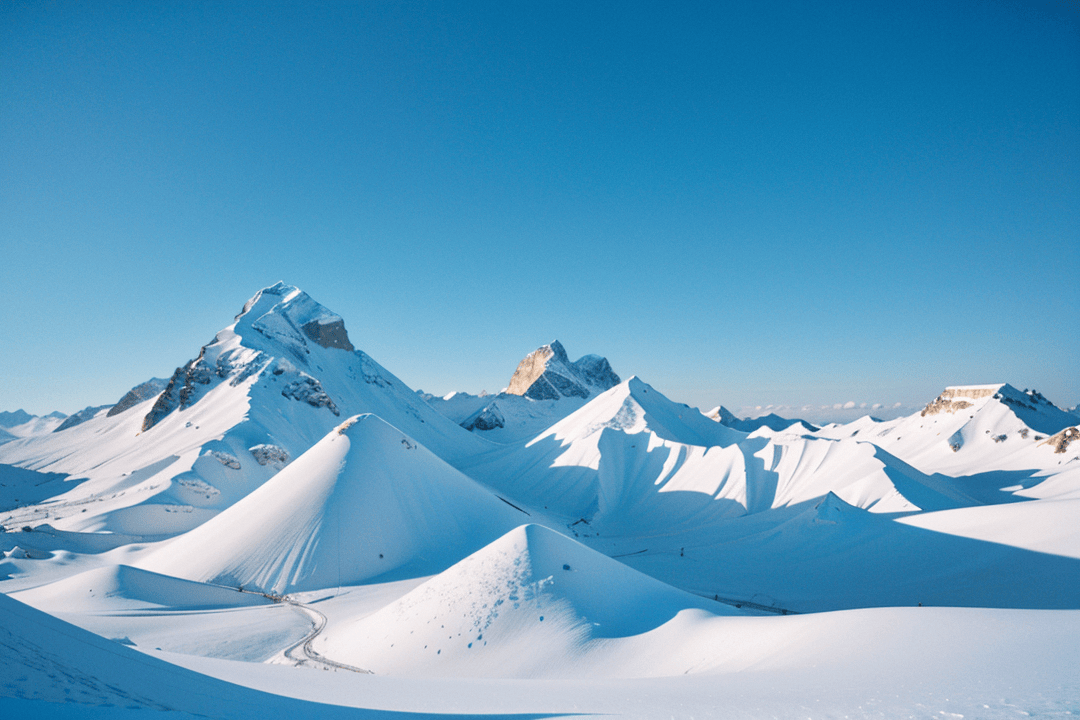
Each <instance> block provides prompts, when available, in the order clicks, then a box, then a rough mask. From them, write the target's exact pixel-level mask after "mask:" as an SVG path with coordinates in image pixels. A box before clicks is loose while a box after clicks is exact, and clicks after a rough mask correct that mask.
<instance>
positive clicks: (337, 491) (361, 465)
mask: <svg viewBox="0 0 1080 720" xmlns="http://www.w3.org/2000/svg"><path fill="white" fill-rule="evenodd" d="M526 517H527V515H525V514H524V513H523V511H521V510H518V509H515V508H514V507H512V506H511V505H509V504H508V503H506V502H504V501H503V500H501V499H499V498H498V497H497V496H496V495H494V494H493V493H491V492H490V491H488V490H486V489H484V488H482V487H481V486H479V485H477V484H476V483H475V482H473V481H472V480H470V479H469V478H467V477H465V476H464V475H462V474H461V473H460V472H458V471H457V470H455V469H454V468H452V467H450V466H449V465H447V464H446V463H445V462H443V461H442V460H440V459H439V458H437V457H436V456H435V455H433V454H432V453H431V452H430V451H428V450H427V449H425V448H424V447H422V446H420V445H419V444H418V443H417V442H416V441H415V440H413V439H411V438H409V437H407V436H406V435H404V434H403V433H401V432H400V431H398V430H396V429H395V428H393V427H391V426H390V425H388V424H386V423H385V422H383V421H382V420H381V419H379V418H378V417H375V416H373V415H361V416H357V417H354V418H352V419H350V420H348V421H346V422H345V423H343V424H342V425H341V426H340V427H339V428H337V429H336V430H334V431H332V432H330V433H329V434H328V435H327V436H326V437H325V438H323V440H321V441H320V442H319V443H317V444H316V445H315V446H314V447H312V448H311V449H310V450H308V451H307V452H306V453H304V454H303V455H301V456H300V457H299V458H297V459H296V460H294V461H293V462H292V463H291V464H289V465H288V466H287V467H286V468H285V469H284V470H282V471H281V472H280V473H278V474H277V475H276V476H274V478H273V479H271V480H269V481H268V482H266V483H265V484H264V485H262V486H261V487H260V488H259V489H257V490H255V491H254V492H252V493H251V494H250V495H248V496H247V497H245V498H244V499H243V500H240V501H239V502H237V503H236V504H235V505H233V506H232V507H230V508H229V509H227V510H226V511H224V512H223V513H221V514H220V515H219V516H217V517H215V518H214V519H212V520H210V521H208V522H207V523H205V524H204V525H202V526H200V527H198V528H196V529H194V530H192V531H191V532H189V533H187V534H186V535H183V536H181V537H178V538H176V539H175V540H173V541H171V542H170V543H169V544H168V545H167V546H165V547H164V548H162V549H161V550H160V551H158V552H156V553H155V554H154V555H152V556H151V557H149V558H147V559H146V560H145V561H144V562H143V566H144V567H146V568H148V569H151V570H154V571H156V572H162V573H165V574H169V575H176V576H178V577H184V578H189V579H192V580H198V581H209V582H214V583H217V584H220V585H228V586H230V587H243V588H247V589H256V590H259V591H262V592H273V593H277V594H283V593H288V592H294V591H297V590H314V589H319V588H331V587H341V586H344V585H354V584H357V583H361V582H364V581H368V580H370V579H371V578H375V577H379V576H390V575H394V576H401V577H412V576H416V575H424V574H430V573H432V572H438V571H439V570H442V569H443V568H445V567H448V566H449V565H451V564H452V563H454V562H456V561H457V560H458V559H460V558H461V557H463V556H464V555H466V554H468V553H469V552H472V551H473V550H475V549H477V548H478V547H480V546H481V545H483V544H485V543H487V542H490V541H491V540H492V539H494V538H495V537H498V536H499V535H501V534H502V533H504V532H506V531H507V530H508V529H509V528H511V527H514V526H516V525H518V524H520V523H521V522H522V520H523V519H524V518H526Z"/></svg>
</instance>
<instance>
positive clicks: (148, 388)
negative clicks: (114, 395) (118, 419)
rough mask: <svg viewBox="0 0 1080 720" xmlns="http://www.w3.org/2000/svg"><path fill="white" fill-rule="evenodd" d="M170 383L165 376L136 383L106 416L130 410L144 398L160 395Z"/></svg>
mask: <svg viewBox="0 0 1080 720" xmlns="http://www.w3.org/2000/svg"><path fill="white" fill-rule="evenodd" d="M168 384H169V381H168V380H165V379H164V378H150V379H149V380H147V381H146V382H144V383H142V384H139V385H136V386H135V387H133V388H131V389H130V390H128V391H127V394H126V395H124V397H122V398H120V401H119V402H117V403H116V404H115V405H113V406H112V408H111V409H110V410H109V412H108V413H106V417H112V416H114V415H119V414H120V413H122V412H124V411H125V410H129V409H131V408H133V407H135V406H136V405H138V404H139V403H141V402H142V401H144V400H149V399H150V398H152V397H154V396H155V395H160V394H161V391H162V390H164V389H165V387H166V386H167V385H168Z"/></svg>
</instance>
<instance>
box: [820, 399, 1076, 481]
mask: <svg viewBox="0 0 1080 720" xmlns="http://www.w3.org/2000/svg"><path fill="white" fill-rule="evenodd" d="M1075 425H1076V418H1074V417H1073V416H1072V414H1070V413H1067V412H1065V411H1064V410H1061V409H1060V408H1058V407H1057V406H1055V405H1054V404H1053V403H1051V402H1050V401H1048V400H1047V399H1046V398H1044V397H1043V396H1042V395H1040V394H1039V393H1037V392H1035V391H1024V392H1021V391H1019V390H1017V389H1016V388H1014V387H1013V386H1012V385H1009V384H1008V383H999V384H995V385H963V386H953V387H948V388H946V389H945V390H944V391H943V392H942V393H941V395H939V396H938V397H937V398H936V399H934V400H933V401H931V402H930V403H928V404H927V405H926V407H925V408H923V410H922V411H921V412H919V413H916V414H914V415H909V416H907V417H902V418H897V419H896V420H890V421H888V422H875V421H873V420H871V419H870V418H863V419H862V420H858V421H855V422H853V423H849V424H847V425H831V426H826V427H823V428H821V430H820V431H818V432H817V433H816V435H817V436H818V437H823V438H831V439H855V440H859V441H863V442H872V443H874V444H876V445H878V446H880V447H881V448H883V449H885V450H887V451H888V452H890V453H892V454H893V455H895V456H897V457H899V458H901V459H902V460H904V461H905V462H908V463H910V464H911V465H914V466H915V467H917V468H919V469H920V470H922V471H924V472H931V473H937V472H939V473H944V474H946V475H953V476H954V475H958V474H961V475H966V474H970V473H972V472H977V471H990V470H1023V469H1039V470H1046V469H1049V468H1050V467H1052V466H1054V465H1057V464H1058V463H1059V462H1061V461H1062V460H1063V458H1061V457H1057V458H1052V457H1050V456H1051V455H1053V454H1054V452H1055V450H1056V449H1057V448H1056V447H1051V446H1050V444H1049V443H1048V442H1047V440H1048V438H1050V436H1053V435H1055V434H1057V433H1060V432H1062V431H1063V430H1065V429H1066V428H1068V427H1073V426H1075Z"/></svg>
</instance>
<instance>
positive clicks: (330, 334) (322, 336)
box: [301, 319, 356, 352]
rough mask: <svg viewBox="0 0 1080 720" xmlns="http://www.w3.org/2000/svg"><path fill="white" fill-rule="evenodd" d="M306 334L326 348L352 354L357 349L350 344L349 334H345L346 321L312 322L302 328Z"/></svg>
mask: <svg viewBox="0 0 1080 720" xmlns="http://www.w3.org/2000/svg"><path fill="white" fill-rule="evenodd" d="M301 329H302V330H303V331H304V334H305V335H307V336H308V337H309V338H310V339H311V340H314V341H315V342H317V343H318V344H319V345H322V346H323V347H324V348H338V349H339V350H348V351H349V352H352V351H353V350H355V349H356V348H354V347H353V344H352V343H351V342H349V334H348V333H347V332H345V321H344V320H341V319H338V320H334V321H333V322H329V323H320V322H319V321H317V320H312V321H311V322H309V323H308V324H307V325H304V327H303V328H301Z"/></svg>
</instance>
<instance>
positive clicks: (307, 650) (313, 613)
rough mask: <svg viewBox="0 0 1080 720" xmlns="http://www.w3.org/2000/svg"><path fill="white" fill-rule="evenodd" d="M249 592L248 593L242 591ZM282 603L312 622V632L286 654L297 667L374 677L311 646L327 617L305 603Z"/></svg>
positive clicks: (292, 601) (288, 600)
mask: <svg viewBox="0 0 1080 720" xmlns="http://www.w3.org/2000/svg"><path fill="white" fill-rule="evenodd" d="M242 592H247V591H242ZM280 602H282V603H285V604H286V605H288V606H289V607H291V608H292V609H293V610H295V611H296V612H298V613H300V614H301V615H303V616H304V617H306V618H307V619H308V620H310V621H311V632H310V633H308V635H307V636H306V637H305V638H303V639H302V640H300V641H299V642H297V643H294V644H293V645H290V646H289V647H288V648H286V650H285V652H284V654H285V657H287V658H288V659H290V660H292V661H293V662H294V663H296V664H297V665H307V666H310V667H315V668H321V669H323V670H348V671H350V672H355V673H362V674H364V675H374V673H373V672H371V671H370V670H364V669H362V668H358V667H353V666H352V665H346V664H345V663H339V662H337V661H335V660H331V659H330V658H328V657H326V656H325V655H320V654H319V653H318V652H316V651H315V649H314V648H313V647H312V646H311V643H312V642H314V640H315V638H317V637H319V635H320V634H321V633H322V631H323V630H325V629H326V616H325V615H323V614H322V613H321V612H319V611H318V610H316V609H315V608H313V607H311V606H309V605H305V604H304V603H302V602H300V601H298V600H293V599H292V598H287V597H286V598H281V599H280ZM297 650H299V651H301V652H302V653H303V656H302V657H297V655H296V651H297Z"/></svg>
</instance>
